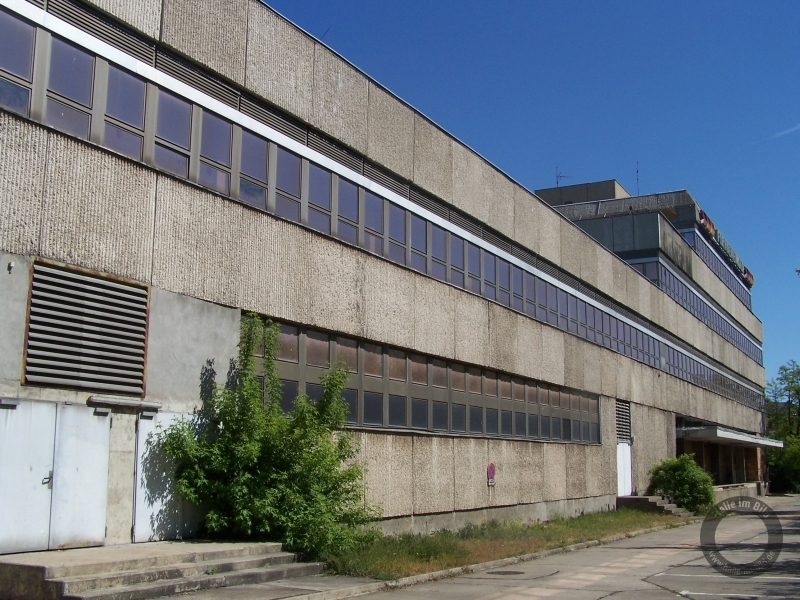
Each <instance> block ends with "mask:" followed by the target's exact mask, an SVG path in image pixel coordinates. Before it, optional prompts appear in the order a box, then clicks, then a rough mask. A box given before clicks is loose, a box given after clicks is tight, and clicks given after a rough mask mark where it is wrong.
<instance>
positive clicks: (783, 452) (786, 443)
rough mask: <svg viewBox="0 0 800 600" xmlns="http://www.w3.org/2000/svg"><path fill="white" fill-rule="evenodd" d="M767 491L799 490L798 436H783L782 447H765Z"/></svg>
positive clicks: (790, 491)
mask: <svg viewBox="0 0 800 600" xmlns="http://www.w3.org/2000/svg"><path fill="white" fill-rule="evenodd" d="M767 465H768V466H769V491H770V492H774V493H784V492H789V493H797V492H800V436H796V435H792V434H787V435H784V436H783V448H767Z"/></svg>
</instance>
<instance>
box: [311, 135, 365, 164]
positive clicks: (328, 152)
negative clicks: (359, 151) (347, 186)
mask: <svg viewBox="0 0 800 600" xmlns="http://www.w3.org/2000/svg"><path fill="white" fill-rule="evenodd" d="M308 147H309V148H313V149H314V150H316V151H317V152H319V153H320V154H324V155H325V156H327V157H328V158H332V159H333V160H335V161H336V162H338V163H339V164H342V165H344V166H346V167H348V168H350V169H353V171H355V172H356V173H358V174H359V175H360V174H361V173H362V172H363V168H364V161H363V160H362V158H361V157H360V156H357V155H355V154H353V153H352V152H349V151H347V150H345V149H344V148H343V147H341V146H340V145H339V144H337V143H336V142H334V141H332V140H329V139H328V138H326V137H324V136H321V135H319V134H318V133H315V132H313V131H309V132H308Z"/></svg>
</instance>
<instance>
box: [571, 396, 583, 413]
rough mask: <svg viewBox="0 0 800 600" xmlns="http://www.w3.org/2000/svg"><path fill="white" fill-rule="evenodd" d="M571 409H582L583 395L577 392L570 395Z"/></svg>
mask: <svg viewBox="0 0 800 600" xmlns="http://www.w3.org/2000/svg"><path fill="white" fill-rule="evenodd" d="M569 409H570V410H574V411H576V412H577V411H579V410H580V409H581V397H580V396H578V395H577V394H570V395H569Z"/></svg>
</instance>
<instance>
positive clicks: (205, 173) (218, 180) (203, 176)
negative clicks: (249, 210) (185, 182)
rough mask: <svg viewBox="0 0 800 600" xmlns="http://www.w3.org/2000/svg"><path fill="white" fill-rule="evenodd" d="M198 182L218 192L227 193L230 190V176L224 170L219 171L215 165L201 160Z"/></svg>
mask: <svg viewBox="0 0 800 600" xmlns="http://www.w3.org/2000/svg"><path fill="white" fill-rule="evenodd" d="M198 182H199V183H200V185H204V186H206V187H208V188H211V189H212V190H216V191H218V192H219V193H220V194H228V193H229V191H230V185H231V176H230V175H229V174H228V173H226V172H225V171H221V170H220V169H217V168H216V167H212V166H211V165H207V164H206V163H204V162H201V163H200V172H199V174H198Z"/></svg>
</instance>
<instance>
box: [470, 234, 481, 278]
mask: <svg viewBox="0 0 800 600" xmlns="http://www.w3.org/2000/svg"><path fill="white" fill-rule="evenodd" d="M467 248H468V255H469V256H468V258H469V272H470V273H471V274H472V275H476V276H478V277H480V276H481V250H480V248H478V247H477V246H476V245H475V244H471V243H469V242H467Z"/></svg>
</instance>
